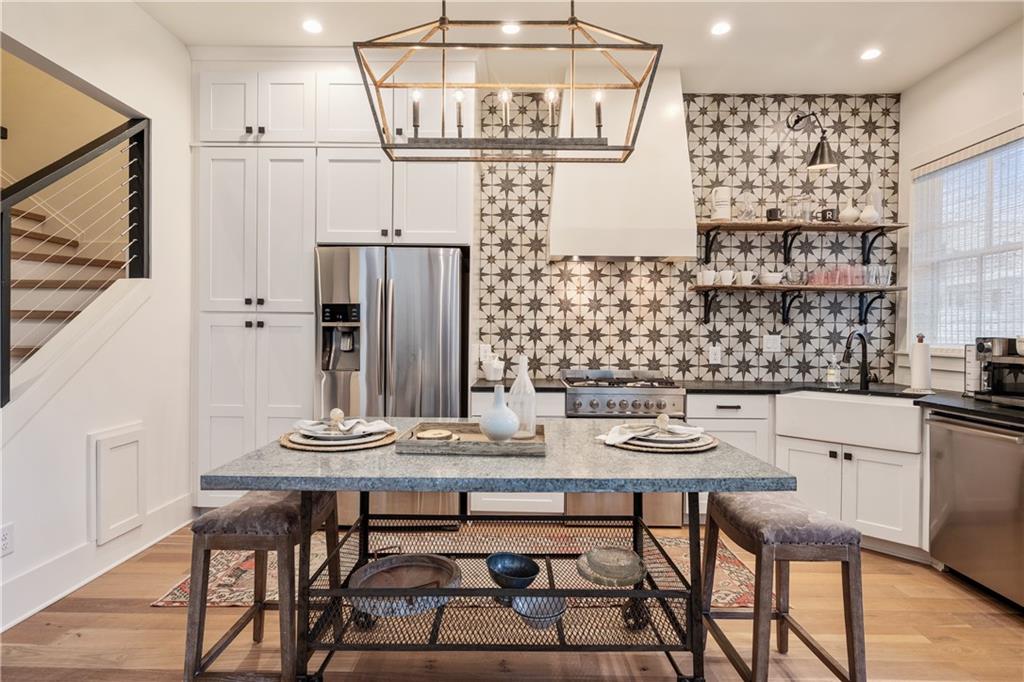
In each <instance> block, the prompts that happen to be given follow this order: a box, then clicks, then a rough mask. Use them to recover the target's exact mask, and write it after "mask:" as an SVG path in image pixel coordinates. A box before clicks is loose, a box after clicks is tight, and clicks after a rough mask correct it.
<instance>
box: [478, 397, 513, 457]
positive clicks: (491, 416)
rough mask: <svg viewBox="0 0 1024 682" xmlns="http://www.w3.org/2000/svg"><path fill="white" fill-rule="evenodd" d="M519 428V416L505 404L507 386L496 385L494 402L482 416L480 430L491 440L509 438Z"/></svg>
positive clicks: (496, 440)
mask: <svg viewBox="0 0 1024 682" xmlns="http://www.w3.org/2000/svg"><path fill="white" fill-rule="evenodd" d="M518 429H519V417H518V416H517V415H516V413H515V412H513V411H512V410H511V409H510V408H509V406H508V405H506V404H505V387H504V386H500V385H499V386H495V387H494V404H492V405H491V407H490V408H488V409H487V410H485V411H484V413H483V416H481V417H480V431H482V432H483V434H484V435H485V436H487V437H488V438H490V439H491V440H493V441H495V442H498V443H501V442H503V441H506V440H509V439H510V438H512V436H514V435H515V433H516V431H517V430H518Z"/></svg>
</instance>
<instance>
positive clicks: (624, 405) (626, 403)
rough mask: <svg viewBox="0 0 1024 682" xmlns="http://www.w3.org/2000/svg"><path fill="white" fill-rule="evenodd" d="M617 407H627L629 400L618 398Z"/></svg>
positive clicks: (624, 408)
mask: <svg viewBox="0 0 1024 682" xmlns="http://www.w3.org/2000/svg"><path fill="white" fill-rule="evenodd" d="M619 408H620V409H623V410H626V409H629V401H628V400H620V401H619Z"/></svg>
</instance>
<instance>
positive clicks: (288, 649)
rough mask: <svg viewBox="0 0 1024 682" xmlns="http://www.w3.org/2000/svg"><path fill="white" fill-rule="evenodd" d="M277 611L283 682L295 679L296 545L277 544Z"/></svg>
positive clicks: (283, 541) (283, 540)
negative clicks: (279, 625) (279, 623)
mask: <svg viewBox="0 0 1024 682" xmlns="http://www.w3.org/2000/svg"><path fill="white" fill-rule="evenodd" d="M277 601H278V607H277V613H278V618H279V619H280V622H281V682H294V680H295V546H294V545H293V544H292V541H291V538H283V539H282V540H281V541H280V542H278V544H277Z"/></svg>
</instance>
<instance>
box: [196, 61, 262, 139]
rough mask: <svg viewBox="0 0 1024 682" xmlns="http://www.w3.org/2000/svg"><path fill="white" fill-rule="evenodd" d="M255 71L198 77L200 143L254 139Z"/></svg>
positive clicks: (209, 72) (204, 72) (229, 72)
mask: <svg viewBox="0 0 1024 682" xmlns="http://www.w3.org/2000/svg"><path fill="white" fill-rule="evenodd" d="M256 81H257V77H256V72H255V71H203V72H202V73H200V74H199V122H198V123H199V141H200V142H253V141H255V140H256V127H257V125H258V124H257V121H256V119H257V114H256Z"/></svg>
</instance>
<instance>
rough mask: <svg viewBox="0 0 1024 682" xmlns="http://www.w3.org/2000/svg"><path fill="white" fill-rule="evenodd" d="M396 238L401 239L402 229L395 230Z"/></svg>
mask: <svg viewBox="0 0 1024 682" xmlns="http://www.w3.org/2000/svg"><path fill="white" fill-rule="evenodd" d="M395 236H396V237H401V236H402V229H401V228H395Z"/></svg>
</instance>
